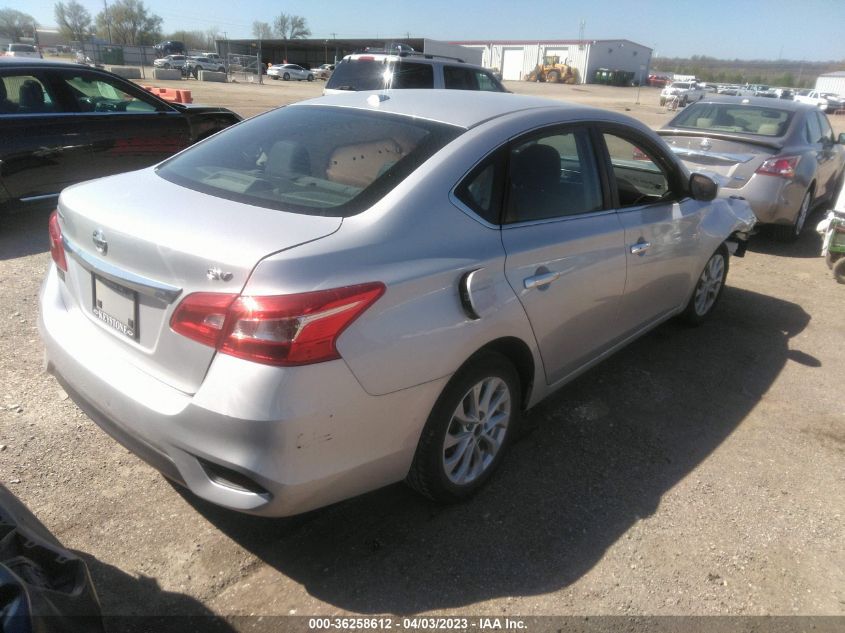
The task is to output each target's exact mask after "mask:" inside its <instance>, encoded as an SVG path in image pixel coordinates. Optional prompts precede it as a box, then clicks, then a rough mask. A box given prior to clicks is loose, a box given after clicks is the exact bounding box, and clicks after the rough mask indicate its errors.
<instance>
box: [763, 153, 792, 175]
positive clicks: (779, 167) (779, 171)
mask: <svg viewBox="0 0 845 633" xmlns="http://www.w3.org/2000/svg"><path fill="white" fill-rule="evenodd" d="M799 160H801V157H800V156H775V157H773V158H770V159H768V160H767V161H765V162H764V163H763V164H762V165H760V166H759V167H758V168H757V173H758V174H764V175H767V176H780V177H781V178H794V177H795V168H796V167H797V166H798V161H799Z"/></svg>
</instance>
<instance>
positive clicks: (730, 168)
mask: <svg viewBox="0 0 845 633" xmlns="http://www.w3.org/2000/svg"><path fill="white" fill-rule="evenodd" d="M659 133H660V135H661V136H662V137H663V138H664V140H665V141H666V142H668V143H669V146H670V147H671V148H672V150H673V151H674V152H675V153H676V154H677V155H678V156H679V157H680V158H681V159H682V160H683V161H684V162H685V163H686V165H687V167H689V168H690V169H691V170H698V171H707V172H710V173H712V174H713V175H714V176H715V177H716V178H717V179H718V180H720V183H721V195H722V196H723V197H726V198H729V197H737V196H739V197H742V198H745V199H746V200H748V203H749V204H750V205H751V208H752V209H753V210H754V213H755V215H756V216H757V220H758V221H759V222H760V223H761V224H769V225H772V226H771V229H772V232H773V234H774V236H775V237H776V238H778V239H780V240H782V241H792V240H795V239H796V238H797V237H798V235H799V234H800V233H801V230H802V229H803V228H804V224H805V222H806V220H807V216H808V215H809V212H810V210H811V209H812V208H813V207H814V206H816V205H818V204H821V203H825V202H831V203H832V202H833V201H834V200H835V199H836V195H837V193H838V192H839V190H840V189H841V188H842V182H843V178H845V147H843V142H845V138H843V137H845V135H840V136H839V138H836V137H834V135H833V129H832V128H831V126H830V122H829V121H828V120H827V116H826V115H825V114H824V112H821V111H820V110H819V109H818V108H816V107H814V106H809V105H806V104H802V103H796V102H793V101H782V100H777V101H775V100H773V99H765V98H736V97H715V98H713V99H708V100H705V101H700V102H698V103H695V104H693V105H691V106H688V107H687V108H685V109H684V111H683V112H681V113H680V114H679V115H677V116H676V117H675V118H674V119H672V120H671V121H670V122H669V123H667V124H666V125H665V126H664V127H663V129H662V130H660V132H659Z"/></svg>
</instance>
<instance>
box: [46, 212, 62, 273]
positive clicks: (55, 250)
mask: <svg viewBox="0 0 845 633" xmlns="http://www.w3.org/2000/svg"><path fill="white" fill-rule="evenodd" d="M47 231H48V232H49V234H50V257H52V258H53V261H54V262H56V266H57V267H58V268H59V270H61V271H64V272H67V259H65V247H64V244H62V227H60V226H59V212H58V211H53V213H51V214H50V220H49V222H48V223H47Z"/></svg>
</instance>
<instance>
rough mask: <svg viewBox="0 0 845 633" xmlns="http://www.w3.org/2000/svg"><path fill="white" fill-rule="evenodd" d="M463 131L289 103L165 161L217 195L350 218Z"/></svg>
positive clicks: (166, 168) (167, 174)
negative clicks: (289, 104)
mask: <svg viewBox="0 0 845 633" xmlns="http://www.w3.org/2000/svg"><path fill="white" fill-rule="evenodd" d="M462 131H463V130H462V129H461V128H457V127H454V126H450V125H445V124H442V123H434V122H431V121H424V120H420V119H413V118H410V117H403V116H397V115H391V114H385V113H378V112H364V111H358V110H351V109H348V108H334V107H324V106H288V107H285V108H280V109H278V110H274V111H272V112H269V113H267V114H265V115H262V116H258V117H255V118H253V119H250V120H248V121H245V122H244V123H242V124H239V125H236V126H234V127H232V128H230V129H228V130H226V131H225V132H223V133H221V134H218V135H217V136H215V137H213V138H211V139H209V140H208V141H206V142H204V143H200V144H199V145H196V146H194V147H192V148H190V149H188V150H186V151H185V152H183V153H181V154H179V155H178V156H175V157H174V158H172V159H170V160H168V161H166V162H165V163H163V164H162V165H161V166H159V168H158V170H157V173H158V175H159V176H161V177H162V178H165V179H166V180H169V181H171V182H174V183H176V184H178V185H182V186H183V187H188V188H189V189H194V190H196V191H201V192H203V193H207V194H210V195H213V196H217V197H219V198H226V199H228V200H235V201H237V202H243V203H245V204H251V205H255V206H259V207H265V208H268V209H278V210H281V211H290V212H293V213H303V214H307V215H324V216H332V217H347V216H350V215H354V214H356V213H360V212H361V211H363V210H364V209H366V208H368V207H370V206H372V205H373V204H374V203H375V202H376V201H378V200H379V199H381V198H382V197H383V196H384V195H385V194H387V192H389V191H390V190H391V189H393V188H394V187H396V185H398V184H399V183H400V182H402V181H403V180H404V179H405V178H406V177H407V176H408V175H409V174H411V172H413V171H414V170H415V169H416V168H417V167H419V166H420V165H421V164H422V163H423V162H425V161H426V160H427V159H428V158H429V157H430V156H432V155H433V154H434V153H435V152H437V151H438V150H439V149H440V148H442V147H443V146H444V145H446V144H447V143H449V142H450V141H452V140H453V139H454V138H456V137H457V136H458V135H459V134H460V133H461V132H462Z"/></svg>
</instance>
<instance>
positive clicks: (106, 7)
mask: <svg viewBox="0 0 845 633" xmlns="http://www.w3.org/2000/svg"><path fill="white" fill-rule="evenodd" d="M103 13H105V14H106V29H108V32H109V44H111V18H110V17H109V5H108V1H107V0H103Z"/></svg>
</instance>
